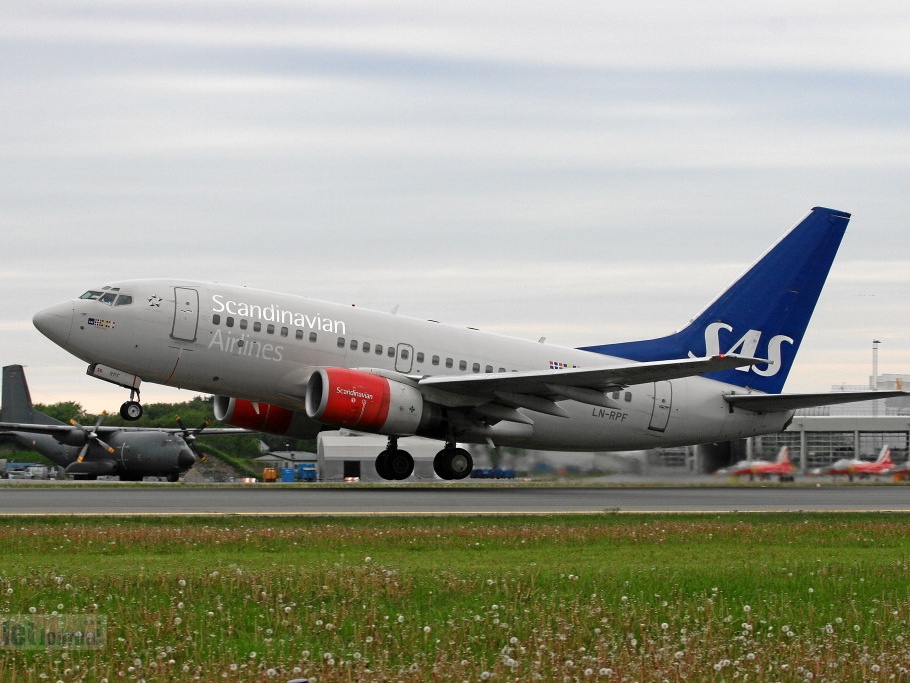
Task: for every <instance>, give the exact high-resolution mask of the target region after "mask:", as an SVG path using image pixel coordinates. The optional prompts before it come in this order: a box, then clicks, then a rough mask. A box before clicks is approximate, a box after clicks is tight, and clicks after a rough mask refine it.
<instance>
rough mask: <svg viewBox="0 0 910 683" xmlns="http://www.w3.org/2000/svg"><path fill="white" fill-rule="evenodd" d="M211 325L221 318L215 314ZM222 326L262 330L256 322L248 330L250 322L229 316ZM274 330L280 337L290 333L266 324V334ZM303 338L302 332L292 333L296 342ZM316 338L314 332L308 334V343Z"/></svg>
mask: <svg viewBox="0 0 910 683" xmlns="http://www.w3.org/2000/svg"><path fill="white" fill-rule="evenodd" d="M212 324H214V325H220V324H221V316H220V315H218V314H217V313H216V314H214V315H213V316H212ZM224 324H225V326H226V327H234V325H236V326H237V327H238V328H240V329H241V330H247V329H252V330H253V332H262V330H263V325H262V323H261V322H259V321H258V320H257V321H254V322H253V326H252V328H250V322H249V321H248V320H247V319H246V318H240V320H235V319H234V317H233V316H230V315H229V316H227V317H226V318H225V319H224ZM276 329H277V331H278V335H279V336H281V337H288V336H290V333H291V332H290V330H289V329H288V328H287V327H281V328H280V329H278V328H276V327H275V325H273V324H272V323H268V324H266V325H265V333H266V334H275V331H276ZM303 337H304V331H303V330H299V329H298V330H295V331H294V338H295V339H297V340H298V341H302V340H303ZM317 338H318V336H317V334H316V333H315V332H310V334H309V341H311V342H315V341H316V339H317Z"/></svg>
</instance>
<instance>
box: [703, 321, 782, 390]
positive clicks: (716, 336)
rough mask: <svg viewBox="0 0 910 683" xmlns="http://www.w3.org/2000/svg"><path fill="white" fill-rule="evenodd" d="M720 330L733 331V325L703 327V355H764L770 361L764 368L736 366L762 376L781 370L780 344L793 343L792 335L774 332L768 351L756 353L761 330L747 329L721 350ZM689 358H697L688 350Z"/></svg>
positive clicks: (723, 324)
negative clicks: (730, 344) (728, 346)
mask: <svg viewBox="0 0 910 683" xmlns="http://www.w3.org/2000/svg"><path fill="white" fill-rule="evenodd" d="M721 330H726V331H727V332H733V326H732V325H728V324H727V323H720V322H718V323H711V324H710V325H708V326H707V327H706V328H705V355H706V356H716V355H718V354H736V355H740V356H757V355H761V356H764V357H766V358H767V359H768V360H769V361H770V362H769V363H768V364H767V366H766V367H765V368H764V369H760V368H759V367H758V366H756V365H751V366H749V367H745V368H736V369H737V370H741V371H743V372H748V371H749V370H752V371H753V372H754V373H755V374H756V375H761V376H762V377H773V376H774V375H776V374H777V373H778V372H780V371H781V367H782V366H781V346H782V345H783V344H784V343H787V344H793V343H794V341H793V339H792V337H788V336H787V335H785V334H776V335H774V336H773V337H771V341H769V342H768V353H767V354H757V353H756V351H757V350H758V343H759V341H761V336H762V332H761V330H749V331H748V332H746V333H745V334H744V335H743V336H742V337H740V338H739V340H738V341H737V342H735V343H734V344H733V345H732V346H731V347H730V348H728V349H726V350H725V351H722V350H721V342H720V331H721ZM689 358H697V356H696V354H694V353H692V352H691V351H689Z"/></svg>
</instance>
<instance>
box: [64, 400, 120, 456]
mask: <svg viewBox="0 0 910 683" xmlns="http://www.w3.org/2000/svg"><path fill="white" fill-rule="evenodd" d="M106 417H107V411H104V412H103V413H101V415H99V416H98V420H97V422H95V426H94V427H83V426H82V425H81V424H79V423H78V422H76V421H75V420H70V424H71V425H73V427H76V428H77V429H81V430H82V433H83V434H84V435H85V443H84V444H83V445H82V449H81V450H80V451H79V455H78V456H77V457H76V462H82V461H83V459H84V458H85V454H86V453H88V449H89V446H91V445H92V442H95V443H97V444H98V445H99V446H101V447H102V448H103V449H104V450H106V451H107V452H108V453H113V452H114V449H113V448H111V447H110V446H109V445H108V444H106V443H105V442H104V441H102V440H101V437H100V436H98V427H100V426H101V423H102V422H104V418H106Z"/></svg>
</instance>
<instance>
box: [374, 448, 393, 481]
mask: <svg viewBox="0 0 910 683" xmlns="http://www.w3.org/2000/svg"><path fill="white" fill-rule="evenodd" d="M376 474H378V475H379V476H380V477H382V478H383V479H385V480H387V481H391V480H392V478H393V477H392V471H391V469H390V468H389V452H388V451H383V452H382V453H380V454H379V455H377V456H376Z"/></svg>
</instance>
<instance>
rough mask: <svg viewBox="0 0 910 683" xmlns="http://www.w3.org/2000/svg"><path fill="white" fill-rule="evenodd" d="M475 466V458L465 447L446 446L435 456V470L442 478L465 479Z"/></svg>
mask: <svg viewBox="0 0 910 683" xmlns="http://www.w3.org/2000/svg"><path fill="white" fill-rule="evenodd" d="M473 468H474V459H473V458H472V457H471V454H470V453H468V452H467V451H466V450H465V449H464V448H455V447H448V446H447V447H446V448H443V449H442V450H441V451H439V453H437V454H436V457H435V458H433V471H435V472H436V474H437V475H438V476H439V478H440V479H464V478H465V477H467V476H468V475H469V474H471V470H472V469H473Z"/></svg>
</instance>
